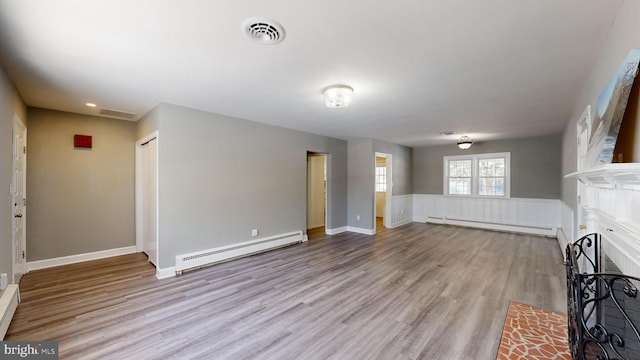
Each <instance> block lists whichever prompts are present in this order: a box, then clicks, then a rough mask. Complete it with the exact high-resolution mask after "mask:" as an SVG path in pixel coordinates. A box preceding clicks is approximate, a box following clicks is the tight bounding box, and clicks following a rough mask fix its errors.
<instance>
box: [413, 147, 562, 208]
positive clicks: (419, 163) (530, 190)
mask: <svg viewBox="0 0 640 360" xmlns="http://www.w3.org/2000/svg"><path fill="white" fill-rule="evenodd" d="M560 143H561V138H560V135H552V136H540V137H531V138H520V139H509V140H496V141H487V142H477V143H474V144H473V145H472V146H471V148H470V149H469V150H460V149H458V147H457V146H456V145H455V144H454V143H452V144H451V145H443V146H431V147H429V146H425V147H418V148H415V149H414V150H413V188H414V192H415V193H416V194H442V192H443V189H442V183H443V176H444V174H443V164H442V161H443V160H442V158H443V156H450V155H465V154H483V153H494V152H511V197H514V198H536V199H559V198H560V182H561V172H560V171H561V164H560V155H561V152H560Z"/></svg>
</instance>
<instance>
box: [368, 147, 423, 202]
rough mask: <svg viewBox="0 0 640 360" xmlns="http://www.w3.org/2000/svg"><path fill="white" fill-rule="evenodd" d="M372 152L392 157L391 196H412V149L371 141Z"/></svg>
mask: <svg viewBox="0 0 640 360" xmlns="http://www.w3.org/2000/svg"><path fill="white" fill-rule="evenodd" d="M373 151H374V152H380V153H385V154H391V155H392V156H391V160H392V164H391V171H392V174H391V175H392V176H393V189H392V193H393V195H408V194H413V149H412V148H410V147H407V146H402V145H398V144H393V143H388V142H385V141H381V140H376V139H373ZM374 172H375V170H374ZM374 184H375V182H374Z"/></svg>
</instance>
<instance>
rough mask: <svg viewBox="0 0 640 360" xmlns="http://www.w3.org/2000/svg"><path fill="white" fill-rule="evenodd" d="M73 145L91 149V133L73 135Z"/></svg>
mask: <svg viewBox="0 0 640 360" xmlns="http://www.w3.org/2000/svg"><path fill="white" fill-rule="evenodd" d="M73 146H74V147H78V148H89V149H91V135H73Z"/></svg>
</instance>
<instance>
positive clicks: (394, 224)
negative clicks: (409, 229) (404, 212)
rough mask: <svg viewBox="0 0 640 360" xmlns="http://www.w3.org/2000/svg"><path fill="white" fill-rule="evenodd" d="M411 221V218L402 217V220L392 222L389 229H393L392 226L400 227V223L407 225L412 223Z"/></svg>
mask: <svg viewBox="0 0 640 360" xmlns="http://www.w3.org/2000/svg"><path fill="white" fill-rule="evenodd" d="M412 222H413V219H404V220H402V221H398V222H397V223H393V224H391V229H394V228H397V227H400V226H402V225H407V224H410V223H412Z"/></svg>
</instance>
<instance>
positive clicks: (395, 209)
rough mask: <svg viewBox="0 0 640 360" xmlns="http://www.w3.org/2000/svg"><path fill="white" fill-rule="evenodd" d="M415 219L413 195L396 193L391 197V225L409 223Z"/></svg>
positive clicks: (396, 225)
mask: <svg viewBox="0 0 640 360" xmlns="http://www.w3.org/2000/svg"><path fill="white" fill-rule="evenodd" d="M412 220H413V195H395V196H393V197H392V198H391V227H392V228H394V227H398V226H402V225H404V224H408V223H410V222H411V221H412Z"/></svg>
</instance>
